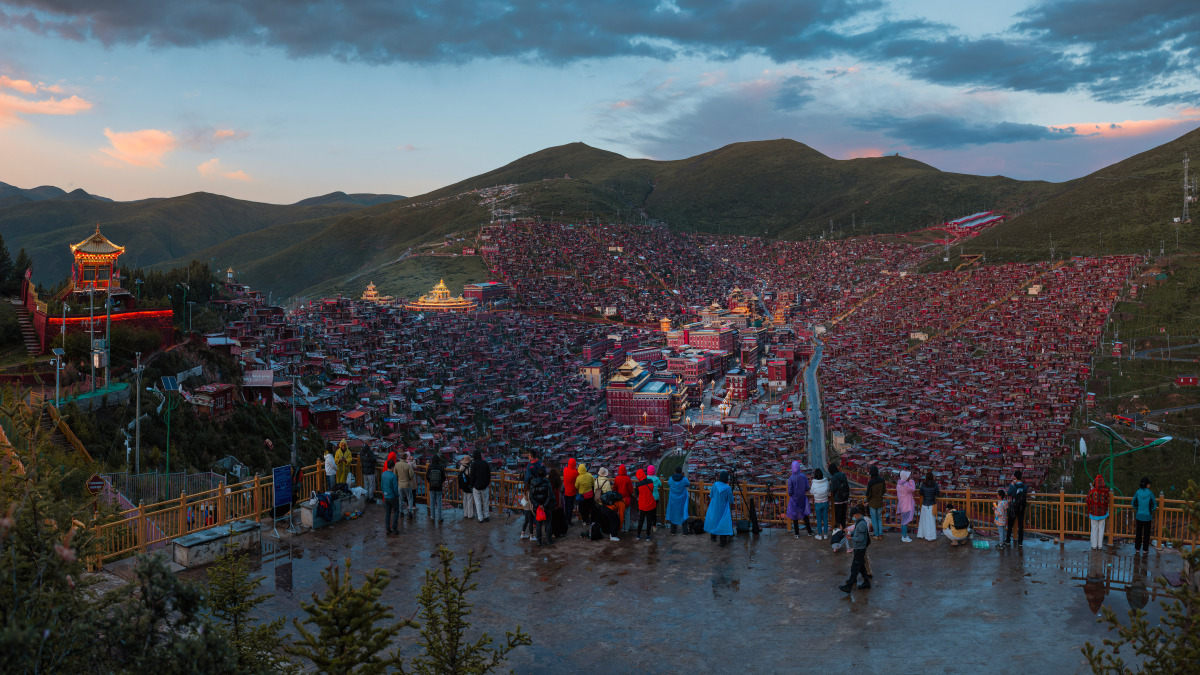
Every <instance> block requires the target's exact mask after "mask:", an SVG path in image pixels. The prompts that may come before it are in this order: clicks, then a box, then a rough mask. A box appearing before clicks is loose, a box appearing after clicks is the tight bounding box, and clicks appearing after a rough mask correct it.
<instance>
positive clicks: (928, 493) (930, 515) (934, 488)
mask: <svg viewBox="0 0 1200 675" xmlns="http://www.w3.org/2000/svg"><path fill="white" fill-rule="evenodd" d="M940 493H941V488H939V487H938V484H937V480H936V479H935V478H934V477H933V472H932V471H927V472H926V473H925V482H924V483H922V484H921V520H920V522H919V523H918V524H917V537H919V538H921V539H924V540H925V541H937V537H938V530H937V514H936V513H935V512H936V510H937V499H938V495H939V494H940Z"/></svg>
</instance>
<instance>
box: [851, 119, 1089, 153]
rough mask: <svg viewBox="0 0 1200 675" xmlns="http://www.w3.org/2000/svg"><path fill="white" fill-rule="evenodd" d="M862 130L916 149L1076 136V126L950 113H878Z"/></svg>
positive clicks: (863, 121) (860, 122)
mask: <svg viewBox="0 0 1200 675" xmlns="http://www.w3.org/2000/svg"><path fill="white" fill-rule="evenodd" d="M854 126H855V127H857V128H859V129H864V130H869V131H882V132H884V134H886V135H887V137H888V138H891V139H894V140H895V141H898V142H900V143H903V144H904V145H907V146H911V147H914V148H940V149H946V148H963V147H967V146H972V145H987V144H989V143H1020V142H1022V141H1054V140H1062V139H1066V138H1076V137H1078V136H1080V135H1086V134H1079V133H1077V131H1076V129H1075V128H1073V127H1046V126H1041V125H1038V124H1023V123H1019V122H987V121H977V120H966V119H963V118H960V117H951V116H949V115H940V114H926V115H917V116H914V117H887V116H876V117H872V118H863V119H859V120H857V121H855V122H854Z"/></svg>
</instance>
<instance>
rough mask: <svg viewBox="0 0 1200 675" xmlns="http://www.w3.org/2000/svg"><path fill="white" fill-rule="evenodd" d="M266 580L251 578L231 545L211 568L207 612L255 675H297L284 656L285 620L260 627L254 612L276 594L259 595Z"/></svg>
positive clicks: (243, 561) (244, 668) (238, 657)
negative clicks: (280, 674) (268, 674)
mask: <svg viewBox="0 0 1200 675" xmlns="http://www.w3.org/2000/svg"><path fill="white" fill-rule="evenodd" d="M262 582H263V580H262V579H261V578H259V579H253V578H251V576H250V569H249V566H247V565H246V560H245V558H244V557H243V556H242V555H240V554H238V552H237V551H236V550H234V549H233V548H232V546H231V547H230V548H229V550H227V551H226V552H225V553H224V554H222V555H221V557H219V558H217V561H216V562H215V563H213V566H212V567H210V568H209V569H208V584H207V590H208V613H209V616H210V617H211V618H212V619H213V620H214V622H215V623H216V624H217V626H218V627H219V628H220V629H221V631H222V632H223V633H224V634H225V637H226V639H227V640H228V641H229V644H230V646H231V647H232V648H233V650H234V652H236V653H237V661H238V666H239V667H240V668H241V669H242V670H245V671H248V672H252V673H263V672H276V673H278V672H295V670H296V669H295V667H294V665H293V664H291V663H290V662H289V661H288V660H287V659H286V658H284V657H283V649H284V643H285V640H284V638H283V628H284V625H285V620H284V619H283V618H282V617H280V618H278V619H275V620H274V621H270V622H268V623H265V624H260V623H259V622H257V621H256V620H254V618H253V617H252V614H253V612H254V609H255V608H256V607H258V606H259V605H261V604H262V603H264V602H266V601H267V600H269V599H270V598H271V597H272V595H273V594H271V593H260V592H259V591H258V588H259V586H261V585H262Z"/></svg>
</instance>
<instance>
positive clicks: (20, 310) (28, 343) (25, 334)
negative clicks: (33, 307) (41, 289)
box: [9, 299, 42, 356]
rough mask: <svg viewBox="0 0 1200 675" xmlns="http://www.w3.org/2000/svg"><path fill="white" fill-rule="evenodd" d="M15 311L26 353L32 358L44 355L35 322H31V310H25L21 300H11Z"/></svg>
mask: <svg viewBox="0 0 1200 675" xmlns="http://www.w3.org/2000/svg"><path fill="white" fill-rule="evenodd" d="M9 302H11V303H12V306H13V311H15V312H16V313H17V323H18V324H19V325H20V326H21V340H22V341H23V342H24V343H25V351H27V352H29V355H30V356H37V355H39V354H41V353H42V345H41V343H40V342H39V341H38V334H37V331H36V330H34V328H33V322H32V321H30V320H29V310H27V309H25V305H23V304H21V301H20V300H16V299H10V300H9Z"/></svg>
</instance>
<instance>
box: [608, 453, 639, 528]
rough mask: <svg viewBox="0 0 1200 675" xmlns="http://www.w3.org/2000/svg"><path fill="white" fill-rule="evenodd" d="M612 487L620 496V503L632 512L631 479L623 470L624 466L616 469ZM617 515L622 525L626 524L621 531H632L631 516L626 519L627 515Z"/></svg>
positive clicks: (627, 472)
mask: <svg viewBox="0 0 1200 675" xmlns="http://www.w3.org/2000/svg"><path fill="white" fill-rule="evenodd" d="M613 485H614V488H613V489H614V490H616V491H617V494H619V495H621V501H623V502H625V503H626V504H629V506H630V510H632V508H633V505H634V501H633V479H631V478H630V477H629V470H628V469H626V468H625V465H624V464H622V465H620V466H618V467H617V477H616V478H615V479H613ZM618 515H620V516H621V521H622V523H627V524H626V525H625V526H624V527H622V528H621V529H622V530H632V529H633V514H632V513H629V514H628V516H629V517H628V518H626V515H627V514H626V513H620V514H618Z"/></svg>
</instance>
